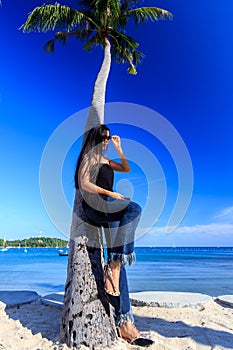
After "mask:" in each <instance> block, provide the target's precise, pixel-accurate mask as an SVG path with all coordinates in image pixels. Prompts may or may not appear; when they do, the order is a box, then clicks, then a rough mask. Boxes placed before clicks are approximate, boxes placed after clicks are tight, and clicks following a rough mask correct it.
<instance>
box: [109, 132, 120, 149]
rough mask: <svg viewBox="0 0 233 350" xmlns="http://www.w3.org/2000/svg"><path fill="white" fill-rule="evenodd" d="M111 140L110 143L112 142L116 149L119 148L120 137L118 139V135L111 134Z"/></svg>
mask: <svg viewBox="0 0 233 350" xmlns="http://www.w3.org/2000/svg"><path fill="white" fill-rule="evenodd" d="M111 141H112V143H113V146H114V147H115V148H116V149H119V148H121V139H120V137H119V136H117V135H113V136H112V137H111Z"/></svg>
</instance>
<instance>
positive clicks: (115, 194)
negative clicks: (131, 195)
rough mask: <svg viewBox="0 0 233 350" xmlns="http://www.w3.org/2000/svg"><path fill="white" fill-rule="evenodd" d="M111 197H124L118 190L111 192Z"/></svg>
mask: <svg viewBox="0 0 233 350" xmlns="http://www.w3.org/2000/svg"><path fill="white" fill-rule="evenodd" d="M111 197H112V198H117V199H124V198H125V197H124V196H123V194H120V193H118V192H112V195H111Z"/></svg>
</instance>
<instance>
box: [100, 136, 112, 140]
mask: <svg viewBox="0 0 233 350" xmlns="http://www.w3.org/2000/svg"><path fill="white" fill-rule="evenodd" d="M111 138H112V136H102V140H103V141H105V140H108V141H110V140H111Z"/></svg>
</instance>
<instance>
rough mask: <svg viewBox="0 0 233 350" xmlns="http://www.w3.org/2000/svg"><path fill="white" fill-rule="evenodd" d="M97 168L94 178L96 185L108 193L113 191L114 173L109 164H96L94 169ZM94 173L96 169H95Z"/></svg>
mask: <svg viewBox="0 0 233 350" xmlns="http://www.w3.org/2000/svg"><path fill="white" fill-rule="evenodd" d="M96 166H97V167H99V171H98V170H97V171H98V175H97V178H96V185H97V186H100V187H102V188H104V189H105V190H108V191H113V189H112V188H113V181H114V172H113V170H112V168H111V167H110V165H109V164H107V163H101V164H97V165H95V166H94V167H96ZM95 171H96V169H95Z"/></svg>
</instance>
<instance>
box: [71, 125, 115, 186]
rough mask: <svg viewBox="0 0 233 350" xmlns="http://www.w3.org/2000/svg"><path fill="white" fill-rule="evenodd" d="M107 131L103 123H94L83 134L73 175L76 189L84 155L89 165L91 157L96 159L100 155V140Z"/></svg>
mask: <svg viewBox="0 0 233 350" xmlns="http://www.w3.org/2000/svg"><path fill="white" fill-rule="evenodd" d="M107 131H110V130H109V128H108V127H107V126H106V125H105V124H100V125H96V126H95V127H93V128H92V129H90V130H89V131H87V132H86V133H85V134H84V136H83V144H82V149H81V152H80V155H79V157H78V161H77V165H76V170H75V176H74V182H75V188H76V189H79V170H80V166H81V164H82V162H83V160H84V157H87V162H88V164H89V165H90V163H91V162H90V161H91V160H92V158H93V157H95V158H96V160H97V157H96V156H97V155H101V153H102V141H103V139H104V138H105V137H106V136H107Z"/></svg>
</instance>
